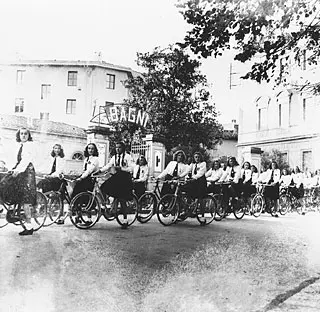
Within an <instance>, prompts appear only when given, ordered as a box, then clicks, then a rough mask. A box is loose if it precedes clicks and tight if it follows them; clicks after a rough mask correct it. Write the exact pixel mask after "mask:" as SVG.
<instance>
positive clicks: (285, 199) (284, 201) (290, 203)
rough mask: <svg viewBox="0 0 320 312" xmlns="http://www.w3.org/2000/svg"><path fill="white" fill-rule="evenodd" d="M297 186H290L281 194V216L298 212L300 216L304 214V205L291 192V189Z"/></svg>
mask: <svg viewBox="0 0 320 312" xmlns="http://www.w3.org/2000/svg"><path fill="white" fill-rule="evenodd" d="M294 187H295V186H291V185H289V186H288V187H286V188H284V189H283V191H282V193H281V194H280V198H279V202H280V214H282V215H285V214H286V213H287V212H289V211H290V212H293V211H294V210H295V211H297V213H298V214H300V215H301V214H303V204H302V203H301V202H300V201H299V200H298V199H297V198H296V197H295V196H293V194H292V193H291V191H290V188H291V189H292V188H294Z"/></svg>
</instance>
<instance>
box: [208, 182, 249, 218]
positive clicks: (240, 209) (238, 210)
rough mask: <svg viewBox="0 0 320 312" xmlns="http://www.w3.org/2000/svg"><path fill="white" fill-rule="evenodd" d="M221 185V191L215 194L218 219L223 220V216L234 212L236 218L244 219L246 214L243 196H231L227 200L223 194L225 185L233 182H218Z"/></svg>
mask: <svg viewBox="0 0 320 312" xmlns="http://www.w3.org/2000/svg"><path fill="white" fill-rule="evenodd" d="M216 185H218V186H219V187H220V192H219V193H217V194H214V195H213V198H214V200H215V204H216V207H217V208H216V215H217V217H216V218H215V220H216V221H221V220H222V219H223V218H225V217H226V216H228V215H229V214H230V213H233V215H234V216H235V218H236V219H242V218H243V216H244V215H245V208H244V200H243V198H242V197H239V198H238V199H235V198H231V199H230V200H229V201H226V200H225V196H224V194H223V185H227V186H229V185H231V182H216Z"/></svg>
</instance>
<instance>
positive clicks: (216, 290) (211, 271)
mask: <svg viewBox="0 0 320 312" xmlns="http://www.w3.org/2000/svg"><path fill="white" fill-rule="evenodd" d="M319 221H320V214H317V213H310V214H308V215H306V216H298V215H296V214H292V215H287V216H285V217H280V218H272V217H270V216H269V215H263V216H262V217H260V218H258V219H256V218H251V217H245V218H244V219H243V220H240V221H239V220H235V219H234V218H228V219H226V220H223V221H221V222H215V223H213V224H211V225H209V226H205V227H200V226H199V225H198V223H197V221H196V220H194V219H191V220H187V221H185V222H183V223H181V224H177V225H174V226H170V227H163V226H162V225H160V224H159V223H158V222H157V220H156V219H154V220H152V221H151V222H150V223H148V224H134V226H133V227H132V228H129V229H128V230H121V229H120V228H119V226H118V225H117V223H116V222H107V221H104V220H103V221H100V222H99V223H98V224H96V226H95V227H94V228H93V229H91V230H88V231H85V230H84V231H83V230H78V229H76V228H74V227H73V226H72V224H71V223H69V222H67V223H66V224H65V225H63V226H58V225H53V226H51V227H49V228H45V229H42V230H40V232H39V233H35V234H34V235H33V236H30V237H19V236H18V232H19V230H20V229H19V228H17V227H15V226H13V225H9V226H7V227H6V228H4V229H1V230H0V246H1V253H0V261H1V264H0V278H1V279H0V311H4V312H7V311H17V312H24V311H28V312H29V311H32V312H38V311H39V312H40V311H41V312H43V311H46V312H47V311H48V312H51V311H52V312H53V311H54V312H58V311H59V312H60V311H64V312H69V311H70V312H71V311H72V312H73V311H76V312H82V311H84V312H88V311H99V312H100V311H101V312H102V311H103V312H105V311H110V312H126V311H133V312H149V311H152V312H153V311H154V312H173V311H174V312H177V311H201V312H213V311H228V312H229V311H245V312H247V311H252V312H263V311H319V310H320V308H317V307H320V305H319V297H320V294H319V289H320V286H319V285H320V280H319V278H320V248H319V247H320V244H319V237H320V235H319V234H320V227H319ZM317 300H318V301H317Z"/></svg>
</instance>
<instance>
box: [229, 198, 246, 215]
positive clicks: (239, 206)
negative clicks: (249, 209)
mask: <svg viewBox="0 0 320 312" xmlns="http://www.w3.org/2000/svg"><path fill="white" fill-rule="evenodd" d="M244 205H245V203H244V200H243V198H239V199H238V200H233V205H232V206H233V214H234V216H235V217H236V219H238V220H240V219H242V218H243V216H244V213H245V209H244Z"/></svg>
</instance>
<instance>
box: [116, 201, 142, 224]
mask: <svg viewBox="0 0 320 312" xmlns="http://www.w3.org/2000/svg"><path fill="white" fill-rule="evenodd" d="M113 205H114V207H115V208H114V209H115V210H116V220H117V222H118V223H119V224H120V225H124V224H127V225H128V226H130V225H131V224H133V223H134V221H136V219H137V215H138V200H137V198H136V197H135V196H133V197H132V199H127V200H125V199H119V198H115V199H114V203H113Z"/></svg>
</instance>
